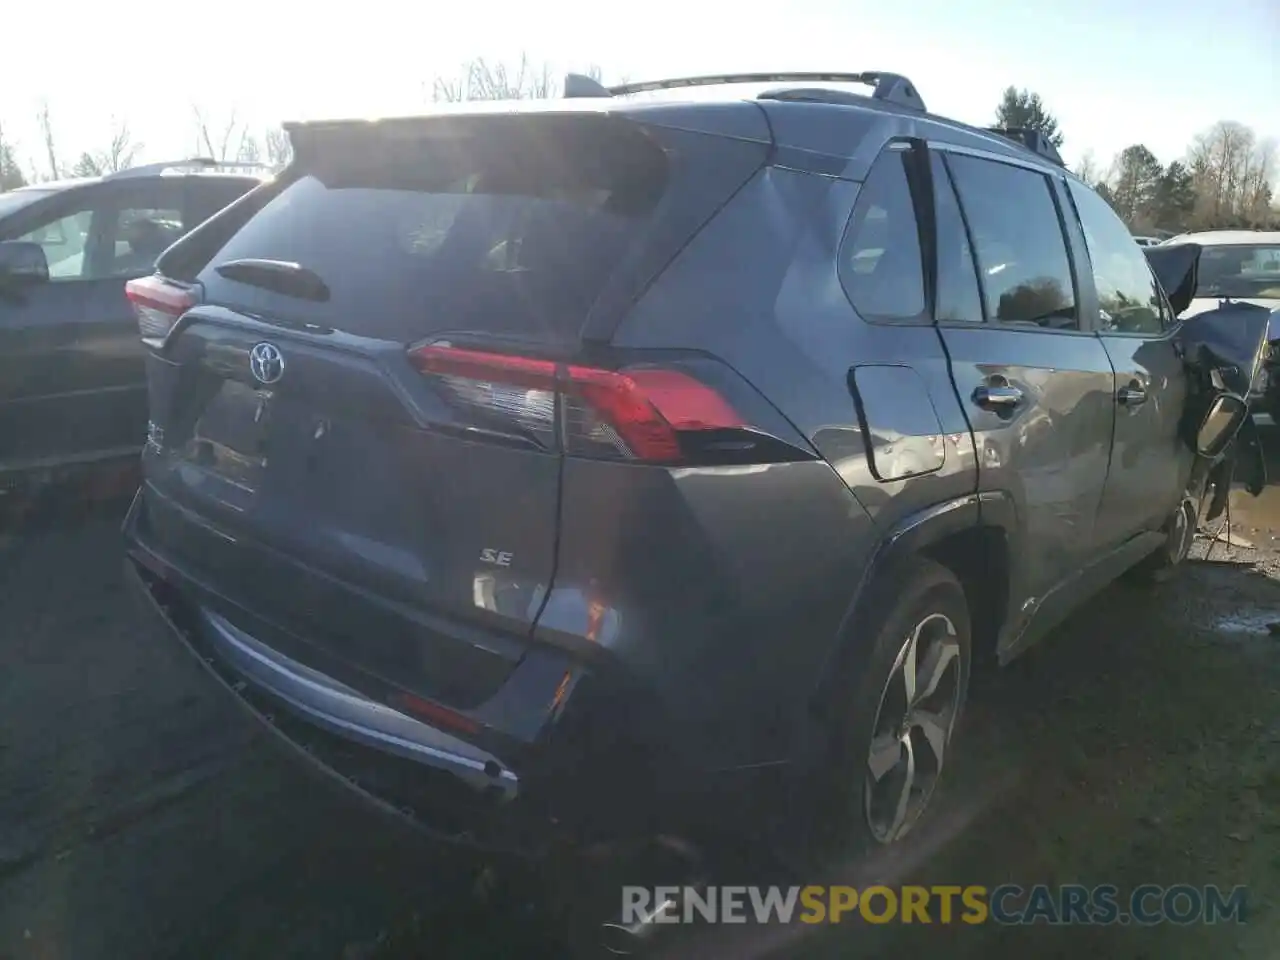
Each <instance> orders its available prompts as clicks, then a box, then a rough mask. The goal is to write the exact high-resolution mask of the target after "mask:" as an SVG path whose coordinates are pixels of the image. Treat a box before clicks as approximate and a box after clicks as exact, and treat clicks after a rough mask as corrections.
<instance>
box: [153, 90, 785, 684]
mask: <svg viewBox="0 0 1280 960" xmlns="http://www.w3.org/2000/svg"><path fill="white" fill-rule="evenodd" d="M740 106H741V108H742V110H744V111H749V112H750V114H751V115H752V116H754V118H755V119H754V120H752V121H751V123H754V124H758V125H759V130H760V137H759V139H758V140H754V139H752V138H751V137H743V136H740V135H739V136H735V137H732V138H730V137H723V136H716V135H713V134H708V133H702V132H694V131H690V130H688V129H673V127H672V126H671V125H669V124H666V123H664V122H663V121H664V120H667V121H669V120H670V119H671V117H673V116H674V117H676V118H682V117H686V118H687V116H688V115H689V114H688V111H687V110H686V111H684V112H683V113H682V112H680V111H679V110H677V111H676V112H675V113H673V114H666V113H664V112H663V111H662V110H661V109H656V110H650V111H648V112H645V111H641V113H640V114H637V115H635V116H632V117H628V116H627V115H625V114H624V115H616V114H610V113H608V112H603V111H594V110H586V111H583V112H560V113H549V112H544V113H504V114H491V115H461V116H448V117H440V118H432V119H426V120H417V121H412V122H410V121H403V122H392V123H379V124H367V123H345V124H334V125H326V126H320V127H306V128H301V129H299V130H295V131H294V134H293V140H294V147H295V153H296V156H297V160H296V161H295V164H294V166H293V167H292V168H291V170H290V171H289V172H288V173H287V175H286V178H287V180H288V182H287V183H286V184H285V185H284V186H283V188H282V189H279V190H278V191H277V192H276V193H275V196H274V197H273V198H272V199H270V201H269V202H267V203H266V204H265V206H263V207H262V208H261V209H260V210H259V211H258V212H257V213H256V214H254V215H253V216H251V217H250V218H249V219H248V221H247V222H246V223H245V224H244V225H243V227H241V228H240V229H239V230H238V231H237V232H235V233H234V234H233V235H232V236H231V238H230V240H228V241H226V242H225V243H224V244H222V245H221V248H220V249H217V250H216V251H211V252H210V254H209V256H208V258H207V262H206V264H205V266H204V267H203V269H201V270H200V271H199V272H198V274H197V275H196V277H195V279H196V284H195V287H194V290H195V291H196V292H197V293H198V299H199V305H197V306H195V307H194V308H192V309H190V310H187V311H186V313H185V315H184V316H183V318H182V319H181V321H179V322H178V323H177V325H176V326H175V327H174V328H173V330H172V332H170V333H169V334H168V335H167V336H166V337H163V338H161V339H157V340H156V341H155V342H157V343H160V344H161V345H160V346H159V348H158V350H157V351H156V354H155V355H154V356H153V358H152V371H151V378H150V382H151V393H152V396H151V403H152V426H151V430H150V434H151V440H150V442H149V444H148V450H147V454H146V457H145V468H146V476H147V496H146V498H145V510H144V521H143V522H144V523H145V527H146V535H147V536H148V537H150V538H151V540H152V542H153V543H154V544H155V546H156V548H157V549H158V550H159V551H160V552H162V553H164V554H166V555H167V556H168V557H170V559H171V560H172V561H173V562H175V563H176V564H177V565H179V566H181V567H183V568H185V569H187V570H188V571H189V572H191V573H192V574H193V575H194V576H196V577H197V578H198V579H200V580H202V581H203V582H204V583H205V584H206V586H207V587H208V588H209V591H210V596H213V595H217V596H221V597H223V598H225V600H226V601H229V602H230V603H231V604H232V605H233V606H234V608H235V610H236V611H240V613H239V614H236V613H234V612H232V613H227V612H226V611H223V612H224V615H227V616H229V617H234V616H236V615H240V616H241V617H242V618H243V617H244V616H250V617H252V618H253V620H254V622H253V623H247V624H242V625H243V626H245V629H247V630H249V631H250V632H256V633H257V634H259V635H261V634H263V633H264V632H266V633H270V634H271V635H272V636H276V637H278V638H279V639H278V642H280V643H282V644H283V643H294V642H296V641H300V642H301V647H298V648H295V649H293V650H291V651H290V653H291V655H293V656H295V657H301V658H302V659H303V660H304V661H309V662H311V663H313V665H319V664H321V663H328V662H335V663H340V664H341V665H343V666H344V667H346V668H349V669H354V670H355V671H357V672H358V673H360V674H361V675H365V676H368V677H370V678H376V679H377V680H378V681H379V682H383V683H388V684H391V685H392V686H394V687H400V688H404V689H406V690H409V691H410V692H414V693H417V694H420V695H422V696H426V697H431V698H433V699H435V700H438V701H442V702H445V703H448V704H450V705H451V706H455V707H458V708H462V709H465V708H467V707H471V706H475V705H477V704H479V703H481V702H482V701H484V700H485V699H487V698H488V697H489V696H491V695H492V694H493V693H494V692H495V691H496V690H497V689H498V687H499V686H500V685H501V683H502V681H503V680H504V679H505V677H506V676H507V675H508V674H509V673H510V671H511V670H512V669H513V668H514V666H515V665H516V663H517V662H518V661H519V659H520V658H521V656H522V655H523V653H524V650H525V644H526V642H527V640H528V637H529V634H530V633H531V630H532V625H533V623H534V622H535V620H536V618H537V616H538V614H539V611H540V609H541V605H542V603H543V600H544V598H545V596H546V593H547V591H548V590H549V588H550V584H551V581H552V578H553V576H554V567H555V557H556V531H557V522H558V511H559V509H560V503H559V496H560V472H561V456H562V453H561V450H562V446H563V442H562V441H563V436H562V429H563V428H562V423H564V422H567V420H565V419H562V417H561V413H560V405H561V403H562V402H563V401H562V397H561V393H560V392H559V391H558V389H557V380H558V378H560V377H562V376H564V375H565V371H566V370H569V369H570V367H569V366H568V363H569V362H570V361H572V360H574V358H575V356H577V355H578V354H579V353H580V351H581V349H582V348H581V333H582V329H583V326H584V324H585V323H586V322H587V320H588V317H589V315H591V314H592V311H593V309H595V310H596V311H597V313H599V311H600V309H601V306H600V305H601V304H602V303H603V302H605V301H609V302H613V303H617V304H625V302H626V299H627V298H626V296H625V295H622V294H623V293H625V291H626V290H627V289H628V288H629V287H630V288H634V289H635V290H637V291H638V290H639V289H642V288H643V286H644V284H645V283H647V281H648V280H649V279H651V275H652V273H653V271H654V270H655V269H660V268H661V265H662V264H664V263H665V262H667V261H668V260H669V259H670V258H671V257H672V256H674V255H675V254H676V253H677V252H678V251H679V249H680V248H681V247H682V246H683V245H684V244H685V243H686V242H687V241H688V240H689V238H690V237H691V236H692V235H693V234H694V233H695V232H696V231H697V229H698V228H699V227H700V226H701V225H702V224H703V223H705V222H706V220H707V219H709V218H710V217H711V216H712V215H713V214H714V212H715V210H716V209H717V208H718V207H719V206H720V205H722V204H723V203H724V202H725V201H726V200H727V199H728V198H729V197H730V196H731V195H732V193H733V192H734V191H735V190H737V189H738V188H739V187H740V186H741V185H742V184H743V183H744V182H745V181H746V180H747V179H748V178H749V177H750V176H751V174H752V173H753V172H754V171H755V170H756V169H758V168H759V166H760V165H761V163H762V162H763V160H764V157H765V153H766V149H767V142H765V141H767V135H766V133H765V131H764V129H763V121H762V118H760V117H759V115H758V110H757V109H756V108H755V107H754V106H752V105H749V104H742V105H740ZM718 122H723V118H721V119H720V120H719V121H718ZM679 125H680V126H685V127H687V126H688V124H687V123H681V124H679ZM193 237H194V239H190V241H189V242H192V243H195V242H198V236H195V235H193ZM184 242H188V241H184ZM220 242H221V241H220ZM163 266H164V262H163V261H162V262H161V267H162V268H163ZM138 290H139V288H135V289H134V290H133V291H131V294H130V295H131V297H132V298H133V299H134V300H135V303H136V304H137V305H139V307H140V316H141V315H142V314H143V312H144V308H145V310H148V311H151V316H150V318H149V319H148V321H147V322H148V323H152V322H153V321H154V317H155V315H156V314H155V307H156V305H157V304H158V305H159V306H160V307H163V306H164V302H165V297H166V296H167V294H166V293H164V291H161V292H160V293H159V294H157V295H154V296H153V295H151V294H149V293H148V292H147V291H146V290H143V291H142V293H139V292H138ZM606 293H608V294H609V295H608V296H606V295H605V294H606ZM179 302H180V305H181V306H183V307H185V306H186V305H187V304H186V301H183V300H182V298H179ZM153 332H154V331H153ZM504 358H505V359H504ZM573 369H581V368H573ZM597 386H598V385H597ZM566 418H568V419H572V418H571V417H569V416H568V413H566ZM575 422H576V421H575ZM596 426H597V427H598V428H599V429H602V430H605V432H606V433H607V428H600V427H599V425H598V424H597V425H596ZM584 436H585V435H584ZM610 436H612V435H610ZM587 439H588V440H589V439H590V438H587ZM608 439H609V437H605V440H606V441H607V440H608ZM613 440H617V437H616V436H614V437H613ZM606 445H607V444H606ZM261 638H262V639H264V640H269V637H267V636H262V637H261Z"/></svg>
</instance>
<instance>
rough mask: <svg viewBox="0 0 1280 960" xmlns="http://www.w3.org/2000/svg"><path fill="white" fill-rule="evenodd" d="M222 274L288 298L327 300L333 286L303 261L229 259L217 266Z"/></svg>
mask: <svg viewBox="0 0 1280 960" xmlns="http://www.w3.org/2000/svg"><path fill="white" fill-rule="evenodd" d="M214 270H215V271H217V273H218V275H219V276H221V277H226V278H227V279H228V280H235V281H236V282H237V283H247V284H249V285H250V286H254V287H261V288H262V289H263V290H270V291H272V292H273V293H279V294H283V295H284V296H286V297H297V298H298V299H299V300H311V301H314V302H315V303H326V302H328V300H329V285H328V284H327V283H325V282H324V281H323V280H321V279H320V274H318V273H316V272H315V271H314V270H311V269H309V268H307V267H304V266H303V265H302V264H300V263H290V262H288V261H285V260H255V259H246V260H228V261H227V262H226V263H220V264H218V266H216V267H214Z"/></svg>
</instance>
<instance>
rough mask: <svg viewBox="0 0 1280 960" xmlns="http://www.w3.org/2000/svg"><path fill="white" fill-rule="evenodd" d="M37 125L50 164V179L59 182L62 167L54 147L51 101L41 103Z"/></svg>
mask: <svg viewBox="0 0 1280 960" xmlns="http://www.w3.org/2000/svg"><path fill="white" fill-rule="evenodd" d="M36 123H37V124H38V125H39V126H40V137H41V139H42V140H44V153H45V159H46V160H47V161H48V163H49V179H50V180H57V179H58V178H59V177H60V176H62V166H61V165H60V164H59V163H58V151H57V148H56V147H55V146H54V138H53V123H52V121H50V119H49V101H48V100H42V101H40V109H39V111H37V112H36Z"/></svg>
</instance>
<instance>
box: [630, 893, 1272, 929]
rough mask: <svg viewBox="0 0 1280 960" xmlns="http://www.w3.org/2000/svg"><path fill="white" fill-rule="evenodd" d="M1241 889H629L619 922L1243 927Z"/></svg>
mask: <svg viewBox="0 0 1280 960" xmlns="http://www.w3.org/2000/svg"><path fill="white" fill-rule="evenodd" d="M1247 893H1248V891H1247V890H1246V888H1245V887H1233V888H1231V889H1230V890H1224V889H1223V888H1221V887H1217V886H1212V885H1210V886H1193V885H1191V884H1174V885H1172V886H1159V885H1156V884H1142V885H1139V886H1136V887H1133V888H1132V889H1130V890H1127V891H1121V890H1120V888H1119V887H1117V886H1115V885H1114V884H1100V885H1098V886H1093V887H1088V886H1084V885H1082V884H1062V885H1060V886H1048V885H1045V884H1037V885H1035V886H1029V887H1024V886H1020V885H1017V884H1001V885H999V886H995V887H985V886H978V885H969V886H960V885H954V886H952V885H936V886H929V887H925V886H902V887H887V886H871V887H866V888H863V889H861V890H860V889H858V888H856V887H847V886H818V885H811V886H805V887H748V886H723V887H653V888H650V887H623V888H622V922H623V923H625V924H633V923H646V922H652V923H750V922H755V923H760V924H766V923H784V924H785V923H808V924H819V923H844V922H850V923H852V922H862V923H879V924H884V923H929V924H968V925H978V924H988V923H997V924H1004V925H1011V926H1013V925H1026V924H1037V923H1039V924H1048V925H1053V926H1057V925H1063V926H1077V925H1094V926H1099V925H1100V926H1106V925H1111V924H1131V923H1132V924H1138V925H1146V926H1149V925H1154V924H1160V923H1173V924H1182V925H1189V924H1197V923H1243V922H1245V914H1246V907H1247Z"/></svg>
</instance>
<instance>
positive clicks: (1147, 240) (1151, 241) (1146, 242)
mask: <svg viewBox="0 0 1280 960" xmlns="http://www.w3.org/2000/svg"><path fill="white" fill-rule="evenodd" d="M1133 242H1134V243H1136V244H1137V245H1138V246H1140V247H1154V246H1156V244H1159V243H1163V242H1164V241H1163V240H1161V239H1160V238H1159V237H1138V236H1135V237H1134V238H1133Z"/></svg>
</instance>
